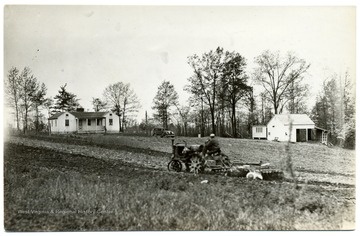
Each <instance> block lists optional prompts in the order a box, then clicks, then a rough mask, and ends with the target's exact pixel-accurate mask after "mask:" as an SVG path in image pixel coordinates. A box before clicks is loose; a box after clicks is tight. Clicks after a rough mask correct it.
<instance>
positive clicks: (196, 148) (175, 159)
mask: <svg viewBox="0 0 360 236" xmlns="http://www.w3.org/2000/svg"><path fill="white" fill-rule="evenodd" d="M171 142H172V155H171V158H170V162H169V163H168V170H169V171H176V172H181V171H182V170H183V167H184V166H185V171H186V172H192V173H194V174H198V173H204V172H208V171H211V172H218V173H219V172H220V173H225V175H227V176H238V177H247V178H253V179H265V180H275V179H282V178H283V176H284V173H283V172H282V171H281V170H277V169H274V168H272V167H271V166H270V164H269V163H263V162H262V161H260V162H258V163H249V162H242V161H239V160H237V161H235V160H234V161H230V158H229V157H228V156H227V155H225V154H224V153H222V152H221V151H219V152H218V153H215V154H212V155H206V156H205V157H203V156H202V150H203V148H204V145H197V144H195V145H187V142H186V141H185V140H183V142H181V143H175V144H174V139H172V140H171Z"/></svg>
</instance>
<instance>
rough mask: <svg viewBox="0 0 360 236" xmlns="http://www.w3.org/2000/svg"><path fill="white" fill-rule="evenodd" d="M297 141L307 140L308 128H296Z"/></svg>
mask: <svg viewBox="0 0 360 236" xmlns="http://www.w3.org/2000/svg"><path fill="white" fill-rule="evenodd" d="M296 142H306V129H296Z"/></svg>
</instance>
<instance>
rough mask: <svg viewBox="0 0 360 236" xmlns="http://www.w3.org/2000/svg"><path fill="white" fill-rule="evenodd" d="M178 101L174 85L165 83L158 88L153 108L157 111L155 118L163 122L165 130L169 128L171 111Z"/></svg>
mask: <svg viewBox="0 0 360 236" xmlns="http://www.w3.org/2000/svg"><path fill="white" fill-rule="evenodd" d="M178 99H179V96H178V94H177V92H176V91H175V88H174V85H172V84H170V82H169V81H163V82H162V83H161V85H160V86H159V87H158V91H157V93H156V96H155V97H154V100H153V103H154V106H153V107H152V108H153V109H155V110H156V111H157V114H155V115H154V117H155V118H157V119H159V120H160V121H161V122H162V124H163V127H164V128H165V129H167V128H168V120H169V118H170V113H169V110H170V108H171V107H172V106H175V104H177V103H178Z"/></svg>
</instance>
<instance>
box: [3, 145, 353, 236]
mask: <svg viewBox="0 0 360 236" xmlns="http://www.w3.org/2000/svg"><path fill="white" fill-rule="evenodd" d="M4 151H5V152H4V153H5V156H4V164H5V178H4V200H5V204H4V206H5V209H4V210H5V213H4V219H5V229H6V230H7V231H89V230H90V231H97V230H337V229H348V228H347V227H349V226H348V225H350V228H351V227H353V226H354V220H355V212H354V203H353V202H352V200H349V199H352V198H354V195H355V193H354V189H353V188H329V187H323V186H320V185H306V184H305V185H300V186H298V188H296V189H295V188H294V185H293V184H291V183H288V182H270V181H255V180H248V179H245V178H231V177H225V176H220V175H199V176H194V175H192V174H188V173H172V172H166V171H159V170H155V169H146V168H138V166H136V165H132V164H128V163H124V162H122V161H121V160H110V159H108V160H102V159H97V158H92V157H89V156H86V155H85V156H84V155H79V154H75V153H72V154H71V153H66V152H54V151H52V150H49V149H45V148H39V147H29V146H26V145H18V144H12V143H5V149H4ZM205 179H206V180H208V183H207V184H202V183H201V181H202V180H205Z"/></svg>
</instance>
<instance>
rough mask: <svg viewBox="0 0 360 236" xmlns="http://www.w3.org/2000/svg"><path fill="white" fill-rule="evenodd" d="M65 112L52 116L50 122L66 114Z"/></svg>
mask: <svg viewBox="0 0 360 236" xmlns="http://www.w3.org/2000/svg"><path fill="white" fill-rule="evenodd" d="M64 113H65V112H59V113H56V114H54V115H52V116H51V117H49V120H55V119H57V118H58V117H59V116H61V115H62V114H64Z"/></svg>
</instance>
